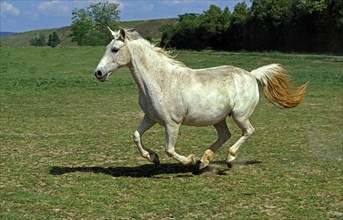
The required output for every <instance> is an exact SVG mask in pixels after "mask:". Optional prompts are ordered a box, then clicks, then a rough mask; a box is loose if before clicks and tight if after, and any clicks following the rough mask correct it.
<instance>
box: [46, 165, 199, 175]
mask: <svg viewBox="0 0 343 220" xmlns="http://www.w3.org/2000/svg"><path fill="white" fill-rule="evenodd" d="M194 169H196V167H195V166H184V165H182V164H177V163H175V164H160V165H155V164H144V165H140V166H136V167H99V166H90V167H58V166H54V167H51V168H50V174H51V175H63V174H67V173H74V172H85V173H102V174H107V175H110V176H113V177H154V176H157V175H160V174H178V176H180V175H181V174H186V173H189V176H191V175H192V172H194ZM182 176H187V175H182Z"/></svg>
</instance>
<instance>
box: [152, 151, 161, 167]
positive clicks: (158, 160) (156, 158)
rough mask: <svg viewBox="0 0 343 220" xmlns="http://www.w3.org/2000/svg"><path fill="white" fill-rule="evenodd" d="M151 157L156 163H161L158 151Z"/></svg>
mask: <svg viewBox="0 0 343 220" xmlns="http://www.w3.org/2000/svg"><path fill="white" fill-rule="evenodd" d="M150 158H151V160H152V162H153V163H154V164H156V165H160V158H159V157H158V155H157V154H156V153H153V154H150Z"/></svg>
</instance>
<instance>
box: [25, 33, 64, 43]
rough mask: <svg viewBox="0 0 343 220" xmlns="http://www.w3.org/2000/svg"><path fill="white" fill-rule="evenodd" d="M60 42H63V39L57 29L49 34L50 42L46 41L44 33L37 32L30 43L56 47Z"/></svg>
mask: <svg viewBox="0 0 343 220" xmlns="http://www.w3.org/2000/svg"><path fill="white" fill-rule="evenodd" d="M60 43H61V40H60V38H59V37H58V34H57V32H56V31H54V32H52V33H51V34H49V38H48V42H46V41H45V35H44V34H43V33H39V34H37V33H35V34H34V35H33V37H32V38H31V40H30V45H32V46H36V47H43V46H45V45H48V46H50V47H56V46H57V45H58V44H60Z"/></svg>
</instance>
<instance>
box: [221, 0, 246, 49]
mask: <svg viewBox="0 0 343 220" xmlns="http://www.w3.org/2000/svg"><path fill="white" fill-rule="evenodd" d="M249 15H250V14H249V8H248V6H247V4H246V3H245V2H239V3H237V4H236V5H235V8H234V11H233V13H232V24H231V28H230V29H228V30H227V32H226V36H227V38H228V39H229V42H228V44H227V47H226V49H229V50H242V49H246V47H247V46H246V45H247V39H248V36H247V30H246V27H247V23H248V20H249Z"/></svg>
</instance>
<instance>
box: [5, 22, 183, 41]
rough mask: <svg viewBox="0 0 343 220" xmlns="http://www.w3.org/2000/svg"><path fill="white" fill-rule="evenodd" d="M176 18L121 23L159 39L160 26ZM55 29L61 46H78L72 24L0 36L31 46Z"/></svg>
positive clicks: (123, 25)
mask: <svg viewBox="0 0 343 220" xmlns="http://www.w3.org/2000/svg"><path fill="white" fill-rule="evenodd" d="M176 22H177V19H176V18H168V19H155V20H140V21H124V22H120V25H121V26H122V27H124V28H134V29H136V30H137V31H138V32H139V33H140V34H141V35H142V36H143V37H145V38H147V37H149V38H152V39H155V40H159V39H160V37H161V34H162V33H161V32H160V31H159V29H160V27H161V26H162V25H165V24H173V23H176ZM53 31H56V32H57V34H58V37H59V38H60V39H61V46H76V45H77V44H76V43H75V42H72V41H71V37H70V34H71V26H67V27H62V28H55V29H46V30H33V31H28V32H23V33H13V34H11V35H7V36H2V37H0V43H1V45H9V46H16V47H20V46H29V45H30V40H31V38H32V37H33V35H34V34H35V33H42V34H44V35H45V38H46V39H47V38H48V36H49V34H51V33H52V32H53Z"/></svg>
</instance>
